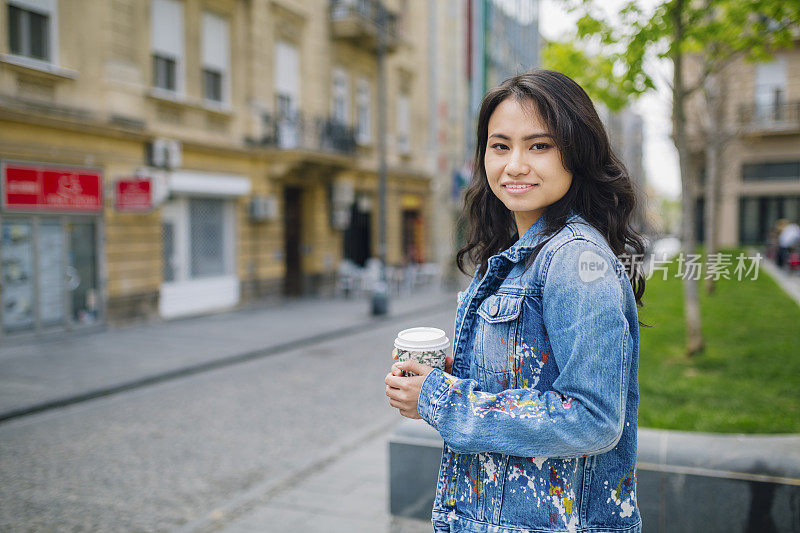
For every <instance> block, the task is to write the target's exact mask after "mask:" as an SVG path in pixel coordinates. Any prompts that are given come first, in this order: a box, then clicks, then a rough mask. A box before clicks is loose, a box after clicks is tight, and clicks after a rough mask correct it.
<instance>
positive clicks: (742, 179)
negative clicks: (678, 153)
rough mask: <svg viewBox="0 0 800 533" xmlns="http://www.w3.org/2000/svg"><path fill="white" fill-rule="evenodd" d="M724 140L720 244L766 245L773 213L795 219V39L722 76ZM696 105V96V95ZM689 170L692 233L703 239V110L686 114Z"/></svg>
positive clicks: (799, 116) (799, 47)
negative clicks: (694, 179) (693, 195)
mask: <svg viewBox="0 0 800 533" xmlns="http://www.w3.org/2000/svg"><path fill="white" fill-rule="evenodd" d="M721 86H722V87H723V97H724V100H723V101H724V102H725V103H724V110H725V111H724V124H723V127H722V131H720V132H718V134H719V135H724V136H725V137H726V138H728V139H729V140H727V141H726V142H725V143H724V145H723V148H722V155H721V158H720V164H721V169H722V172H721V182H720V183H719V196H718V198H719V200H718V212H717V213H718V214H717V219H718V223H717V227H718V228H719V234H718V237H717V239H718V243H719V245H721V246H735V245H742V244H764V243H765V242H766V240H767V237H768V234H769V231H770V229H771V228H772V227H773V226H774V225H775V222H776V221H777V220H778V219H781V218H785V219H790V220H794V221H798V219H799V218H800V42H798V41H795V43H794V46H793V47H792V48H790V49H786V50H782V51H778V52H776V53H775V54H774V57H773V59H772V60H771V61H769V62H763V63H751V62H745V61H740V62H737V63H734V64H733V65H731V66H730V67H729V68H727V69H726V70H725V71H724V72H723V73H722V76H721ZM694 103H695V104H696V105H697V104H699V103H698V102H694ZM688 119H689V127H690V128H691V131H693V132H694V134H693V135H692V136H691V148H692V163H693V165H692V167H693V168H692V170H693V172H695V173H696V175H697V176H699V178H700V180H699V181H700V184H701V187H700V188H701V190H700V191H698V196H697V199H696V217H695V218H696V221H697V224H696V236H697V239H698V241H702V240H703V238H704V235H703V231H704V224H703V221H704V213H703V209H704V202H705V193H704V191H703V190H702V188H703V185H704V182H705V144H704V141H703V135H702V133H701V132H702V131H703V130H702V128H703V126H704V124H703V122H702V121H703V119H704V112H703V110H701V109H699V108H694V111H693V112H690V113H688Z"/></svg>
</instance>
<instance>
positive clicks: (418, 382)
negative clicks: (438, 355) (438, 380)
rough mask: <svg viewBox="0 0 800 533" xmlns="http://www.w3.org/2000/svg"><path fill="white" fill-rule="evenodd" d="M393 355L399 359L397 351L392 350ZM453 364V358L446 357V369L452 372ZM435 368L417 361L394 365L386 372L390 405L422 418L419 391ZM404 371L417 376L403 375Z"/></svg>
mask: <svg viewBox="0 0 800 533" xmlns="http://www.w3.org/2000/svg"><path fill="white" fill-rule="evenodd" d="M392 356H393V357H394V358H395V359H397V353H396V351H395V352H392ZM452 366H453V358H452V357H447V358H445V371H446V372H448V373H449V372H450V369H451V368H452ZM432 370H433V368H432V367H430V366H428V365H423V364H422V363H418V362H417V361H399V362H397V363H395V364H393V365H392V371H391V372H389V373H388V374H386V379H385V380H384V381H385V383H386V396H388V397H389V405H391V406H392V407H394V408H396V409H397V410H398V411H400V414H401V415H403V416H404V417H406V418H421V417H420V416H419V410H418V405H419V392H420V390H421V389H422V383H423V382H424V381H425V378H426V377H427V376H428V374H430V373H431V371H432ZM403 371H405V372H412V373H414V374H416V376H403Z"/></svg>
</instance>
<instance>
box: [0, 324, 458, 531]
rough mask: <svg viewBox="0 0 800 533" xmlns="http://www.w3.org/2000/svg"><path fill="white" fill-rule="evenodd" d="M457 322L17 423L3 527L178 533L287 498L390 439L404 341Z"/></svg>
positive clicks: (381, 328) (6, 428)
mask: <svg viewBox="0 0 800 533" xmlns="http://www.w3.org/2000/svg"><path fill="white" fill-rule="evenodd" d="M426 313H427V314H426ZM452 321H453V310H449V311H427V312H424V311H423V312H421V313H420V314H419V315H418V316H416V317H415V319H413V320H410V319H408V318H394V319H389V320H386V321H383V322H379V323H373V324H370V325H369V326H368V327H365V328H364V330H362V331H360V332H356V333H352V334H348V335H346V336H339V337H337V338H335V339H334V340H331V341H325V342H318V343H315V344H311V345H305V346H303V347H302V348H299V349H293V350H288V351H284V352H281V353H277V354H273V355H270V356H267V357H264V358H262V359H257V360H253V361H249V362H243V363H239V364H234V365H231V366H228V367H225V368H221V369H216V370H210V371H208V372H204V373H201V374H196V375H192V376H189V377H185V378H180V379H175V380H171V381H168V382H165V383H160V384H156V385H151V386H146V387H142V388H139V389H136V390H132V391H127V392H121V393H118V394H114V395H111V396H108V397H105V398H100V399H95V400H91V401H86V402H82V403H79V404H76V405H73V406H70V407H66V408H63V409H57V410H52V411H48V412H44V413H41V414H37V415H31V416H25V417H20V418H16V419H14V420H10V421H7V422H5V423H3V424H2V425H0V459H1V460H0V478H1V479H2V480H3V481H2V483H0V530H4V531H6V530H10V531H85V530H91V531H174V530H177V529H181V528H184V529H186V528H187V525H188V526H192V524H203V520H204V519H205V518H207V517H208V516H209V514H210V513H211V514H214V511H215V510H217V509H225V510H226V513H227V512H230V511H231V510H234V511H235V510H236V509H237V508H238V507H242V506H244V507H246V506H247V503H248V500H249V499H259V500H260V501H264V500H265V498H266V499H269V498H271V497H273V496H278V495H280V494H281V492H282V491H285V490H288V489H289V488H291V486H292V483H293V482H294V481H296V479H297V477H298V476H300V477H306V476H308V475H309V474H310V473H313V471H314V469H315V465H318V464H324V462H325V461H326V460H330V459H332V458H334V456H335V454H337V453H340V451H341V450H343V449H346V448H347V447H348V446H350V447H351V448H352V447H353V444H354V443H357V442H358V440H359V439H361V438H366V437H369V436H374V435H377V434H383V433H387V432H388V431H390V430H391V428H392V427H393V425H394V424H395V423H396V422H397V421H399V415H397V414H396V413H395V412H394V410H393V409H391V408H390V407H389V406H388V404H387V401H386V398H385V396H384V385H383V377H384V376H385V374H386V372H387V371H388V369H389V366H390V363H391V358H390V352H391V344H392V340H393V338H394V335H395V333H396V332H397V331H398V330H400V329H402V328H405V327H410V326H412V325H423V324H424V325H430V326H436V327H440V328H442V329H444V330H445V331H447V333H448V336H450V337H451V338H452ZM337 450H338V451H337ZM216 516H223V515H221V514H220V513H219V512H217V513H216ZM235 517H236V515H235V513H233V514H232V515H231V516H230V517H229V519H231V520H233V519H234V518H235ZM227 519H228V517H227V515H226V516H224V517H223V520H222V521H221V522H218V524H217V525H218V526H220V527H222V526H224V525H225V520H227Z"/></svg>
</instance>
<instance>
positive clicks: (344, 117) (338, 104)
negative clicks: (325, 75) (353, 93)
mask: <svg viewBox="0 0 800 533" xmlns="http://www.w3.org/2000/svg"><path fill="white" fill-rule="evenodd" d="M332 92H333V102H332V112H331V116H332V118H333V120H334V121H335V122H338V123H339V124H348V123H349V122H350V121H349V118H350V109H349V106H348V105H347V104H348V100H349V96H350V80H349V79H348V76H347V73H346V72H345V71H344V70H343V69H341V68H336V69H333V91H332Z"/></svg>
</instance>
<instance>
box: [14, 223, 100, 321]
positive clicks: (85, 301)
mask: <svg viewBox="0 0 800 533" xmlns="http://www.w3.org/2000/svg"><path fill="white" fill-rule="evenodd" d="M0 257H2V267H0V269H1V270H0V271H1V272H2V329H3V333H17V332H41V331H48V330H58V329H65V328H67V329H71V328H73V327H78V326H82V325H90V324H94V323H97V322H98V321H99V320H100V305H99V304H100V302H99V290H98V269H97V225H96V222H95V221H94V220H91V219H69V218H63V217H38V216H30V217H19V218H17V217H5V218H4V219H3V221H2V241H0Z"/></svg>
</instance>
